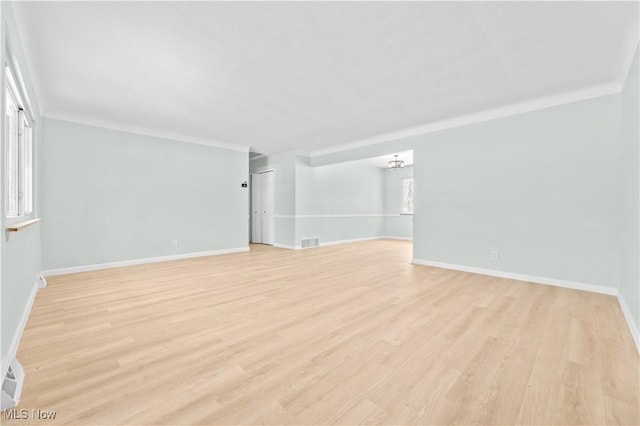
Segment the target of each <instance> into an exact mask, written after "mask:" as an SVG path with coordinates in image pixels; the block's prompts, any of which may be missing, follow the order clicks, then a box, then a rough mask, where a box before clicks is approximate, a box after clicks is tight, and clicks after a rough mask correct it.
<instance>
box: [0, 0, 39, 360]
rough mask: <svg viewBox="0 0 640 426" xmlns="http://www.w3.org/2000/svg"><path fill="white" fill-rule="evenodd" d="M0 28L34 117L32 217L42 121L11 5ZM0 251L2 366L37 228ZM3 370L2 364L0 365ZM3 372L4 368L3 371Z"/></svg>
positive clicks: (31, 267) (34, 263)
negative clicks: (16, 67) (22, 82)
mask: <svg viewBox="0 0 640 426" xmlns="http://www.w3.org/2000/svg"><path fill="white" fill-rule="evenodd" d="M0 10H1V12H0V14H1V18H0V22H1V25H0V28H1V32H2V37H1V38H2V42H1V46H2V56H3V58H10V59H12V60H13V61H14V62H15V63H16V65H17V66H18V68H19V70H20V73H21V75H22V79H23V81H24V84H25V86H26V87H25V89H26V90H27V95H28V97H29V101H30V103H31V110H32V113H33V114H34V115H35V123H34V151H35V186H34V190H35V194H34V195H35V198H34V211H35V217H38V216H39V215H40V212H41V203H40V199H41V193H42V190H41V185H40V181H41V179H40V176H39V173H38V165H39V163H40V158H41V155H40V149H41V145H42V143H41V140H42V137H41V136H42V131H41V130H42V127H41V126H42V120H41V118H40V114H39V107H38V100H37V98H36V96H35V92H34V90H33V85H32V83H31V77H30V73H29V69H28V68H27V65H26V61H25V59H24V55H23V52H22V47H21V44H20V39H19V37H18V32H17V30H16V27H15V23H14V19H13V13H12V11H11V5H10V3H8V2H2V3H1V4H0ZM0 69H1V71H0V76H1V81H2V84H1V85H0V87H4V79H5V73H4V66H2V67H0ZM4 107H5V100H4V90H0V116H1V117H4V115H5V110H4ZM2 158H3V161H0V167H1V168H2V173H0V176H1V178H0V179H2V184H1V185H0V187H1V188H2V191H3V192H2V195H1V196H0V212H2V214H0V217H1V218H2V228H3V229H4V227H5V225H6V223H7V221H6V219H4V199H5V196H4V155H3V156H2ZM0 249H1V252H2V262H1V265H0V266H1V277H2V282H1V291H0V299H1V303H2V359H3V364H4V362H6V361H7V360H6V357H7V355H9V350H10V346H11V343H12V341H13V340H14V338H15V336H16V333H17V332H18V331H19V326H20V321H21V318H22V316H23V314H24V312H25V309H26V308H27V304H28V301H29V296H30V295H31V293H32V291H33V288H34V285H35V284H36V280H37V279H38V276H39V274H40V225H34V226H31V227H29V228H25V229H24V230H22V231H20V232H3V234H2V241H1V244H0ZM3 367H6V365H3ZM3 371H4V369H3Z"/></svg>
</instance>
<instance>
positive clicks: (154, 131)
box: [42, 112, 249, 155]
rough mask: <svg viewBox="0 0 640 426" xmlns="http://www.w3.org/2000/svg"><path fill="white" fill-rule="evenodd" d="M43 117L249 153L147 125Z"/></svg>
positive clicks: (243, 148)
mask: <svg viewBox="0 0 640 426" xmlns="http://www.w3.org/2000/svg"><path fill="white" fill-rule="evenodd" d="M42 116H43V117H46V118H51V119H54V120H61V121H67V122H71V123H76V124H82V125H85V126H93V127H99V128H102V129H107V130H115V131H119V132H125V133H132V134H136V135H141V136H149V137H153V138H159V139H166V140H170V141H173V142H184V143H194V144H197V145H206V146H211V147H214V148H222V149H228V150H230V151H240V152H246V153H247V155H248V153H249V147H248V146H244V145H237V144H233V143H230V142H223V141H217V140H215V139H204V138H200V137H195V136H187V135H183V134H178V133H172V132H165V131H163V130H157V129H148V128H145V127H139V126H133V125H122V124H121V123H117V124H116V123H111V122H105V121H102V120H95V119H86V118H78V117H76V116H73V115H72V116H69V115H67V114H63V113H62V114H61V113H59V112H53V113H52V112H48V113H46V114H42Z"/></svg>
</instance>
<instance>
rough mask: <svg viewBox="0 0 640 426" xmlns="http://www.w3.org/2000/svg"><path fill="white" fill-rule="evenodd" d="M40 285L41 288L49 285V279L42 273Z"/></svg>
mask: <svg viewBox="0 0 640 426" xmlns="http://www.w3.org/2000/svg"><path fill="white" fill-rule="evenodd" d="M37 282H38V287H39V288H44V287H46V286H47V279H46V278H45V277H43V276H42V275H40V276H39V277H38V281H37Z"/></svg>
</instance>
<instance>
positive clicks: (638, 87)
mask: <svg viewBox="0 0 640 426" xmlns="http://www.w3.org/2000/svg"><path fill="white" fill-rule="evenodd" d="M639 80H640V72H639V71H638V49H636V53H635V56H634V59H633V64H632V66H631V70H630V71H629V75H628V77H627V80H626V84H625V85H624V89H623V91H622V155H621V167H620V171H621V185H620V186H621V204H620V212H621V216H620V236H621V246H622V253H621V263H620V265H621V268H620V296H621V297H622V298H623V299H624V301H625V303H626V305H627V306H628V308H629V311H630V314H631V316H632V317H633V321H634V323H635V326H636V333H637V332H638V330H640V249H639V246H640V241H639V240H640V226H639V225H640V223H639V222H640V130H639V127H640V126H639V121H640V108H639V106H638V104H639V103H640V102H639V100H640V84H639Z"/></svg>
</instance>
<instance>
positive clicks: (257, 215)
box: [251, 175, 262, 243]
mask: <svg viewBox="0 0 640 426" xmlns="http://www.w3.org/2000/svg"><path fill="white" fill-rule="evenodd" d="M251 242H252V243H261V242H262V175H251Z"/></svg>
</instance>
